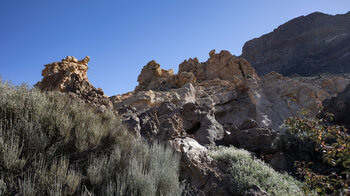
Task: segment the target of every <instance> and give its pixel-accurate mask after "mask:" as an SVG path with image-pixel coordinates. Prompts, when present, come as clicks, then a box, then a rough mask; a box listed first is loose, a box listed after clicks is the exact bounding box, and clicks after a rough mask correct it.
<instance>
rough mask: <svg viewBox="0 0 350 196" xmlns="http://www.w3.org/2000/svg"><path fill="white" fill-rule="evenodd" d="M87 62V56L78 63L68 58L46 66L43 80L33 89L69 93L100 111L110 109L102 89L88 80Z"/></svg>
mask: <svg viewBox="0 0 350 196" xmlns="http://www.w3.org/2000/svg"><path fill="white" fill-rule="evenodd" d="M89 60H90V58H89V57H88V56H87V57H85V58H84V59H83V60H80V61H78V60H77V59H76V58H74V57H70V56H68V57H67V58H65V59H62V61H61V62H55V63H50V64H47V65H45V69H44V70H43V71H42V76H43V79H42V80H41V81H40V82H38V83H37V84H36V85H35V87H36V88H38V89H40V90H42V91H60V92H64V93H69V94H70V95H71V96H73V97H75V98H79V99H82V100H84V101H85V102H87V103H89V104H93V105H96V106H98V107H100V109H104V108H106V107H108V108H111V106H112V105H111V102H110V100H109V98H108V97H107V96H106V95H104V93H103V91H102V89H100V88H95V87H94V86H93V85H92V84H90V82H89V80H88V77H87V70H88V62H89Z"/></svg>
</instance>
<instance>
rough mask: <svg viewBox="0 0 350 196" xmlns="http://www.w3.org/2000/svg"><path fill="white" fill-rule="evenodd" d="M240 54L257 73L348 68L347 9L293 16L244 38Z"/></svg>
mask: <svg viewBox="0 0 350 196" xmlns="http://www.w3.org/2000/svg"><path fill="white" fill-rule="evenodd" d="M242 57H244V58H246V59H247V60H248V61H249V62H250V63H251V64H252V65H253V67H254V68H255V69H256V71H257V72H258V74H259V75H264V74H266V73H269V72H271V71H276V72H279V73H281V74H283V75H292V74H299V75H303V76H310V75H315V74H319V73H325V72H328V73H348V72H350V12H348V13H347V14H339V15H335V16H332V15H327V14H323V13H320V12H315V13H312V14H310V15H307V16H301V17H298V18H295V19H293V20H291V21H289V22H287V23H285V24H283V25H281V26H279V27H278V28H277V29H275V30H274V31H273V32H271V33H268V34H266V35H263V36H261V37H260V38H256V39H253V40H250V41H248V42H246V44H245V45H244V46H243V51H242Z"/></svg>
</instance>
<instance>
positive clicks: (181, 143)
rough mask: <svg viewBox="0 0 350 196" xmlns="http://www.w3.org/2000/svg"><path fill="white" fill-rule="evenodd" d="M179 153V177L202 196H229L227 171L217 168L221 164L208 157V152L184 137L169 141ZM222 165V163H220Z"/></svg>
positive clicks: (195, 142)
mask: <svg viewBox="0 0 350 196" xmlns="http://www.w3.org/2000/svg"><path fill="white" fill-rule="evenodd" d="M169 143H170V145H171V146H173V147H174V149H175V150H176V151H178V152H180V153H181V155H182V156H181V162H180V176H181V178H182V180H186V181H187V182H189V183H190V184H191V185H192V186H194V187H196V188H197V189H199V190H202V192H203V193H204V195H223V196H225V195H229V194H228V193H229V187H228V185H229V184H228V183H227V182H228V181H229V180H230V176H229V174H228V173H227V171H222V170H220V169H219V168H220V167H218V165H219V164H220V163H221V162H220V163H218V162H217V161H215V160H213V159H212V158H211V157H210V156H209V155H208V150H207V149H206V148H205V147H203V146H201V145H200V144H199V143H198V142H197V141H196V140H194V139H191V138H188V137H185V138H175V139H174V140H171V141H169ZM221 164H224V163H221Z"/></svg>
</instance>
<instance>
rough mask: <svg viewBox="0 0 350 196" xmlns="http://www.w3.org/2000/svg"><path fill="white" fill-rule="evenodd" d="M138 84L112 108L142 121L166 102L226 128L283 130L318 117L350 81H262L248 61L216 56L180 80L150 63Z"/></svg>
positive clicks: (193, 64) (193, 65)
mask: <svg viewBox="0 0 350 196" xmlns="http://www.w3.org/2000/svg"><path fill="white" fill-rule="evenodd" d="M183 75H185V76H186V77H185V76H183ZM183 78H185V79H183ZM138 81H139V85H138V86H137V87H136V90H135V91H134V92H129V93H126V94H123V95H117V96H113V97H111V98H110V99H111V101H112V103H113V105H114V108H116V109H118V108H120V107H122V106H131V107H134V108H135V111H136V113H138V115H140V114H142V113H143V112H145V111H147V110H149V109H151V108H153V107H157V106H159V105H161V104H162V103H164V102H169V103H173V104H175V105H177V106H178V107H182V106H184V105H185V104H188V103H197V104H200V105H205V106H206V107H207V108H210V110H212V112H213V114H214V117H215V120H216V121H218V123H220V124H221V125H224V126H239V125H240V124H241V123H242V122H243V121H244V120H246V119H248V118H251V119H254V120H255V121H256V122H257V123H258V124H259V126H262V127H266V128H271V129H274V130H279V129H280V128H279V127H280V125H281V124H282V122H283V120H284V119H286V118H288V117H290V116H297V115H301V113H304V111H307V112H308V114H309V115H310V116H315V115H316V113H317V112H318V110H319V106H320V104H321V102H322V101H323V100H324V99H326V98H329V97H332V96H336V94H337V93H338V92H340V91H342V90H343V89H344V88H345V87H346V85H347V84H348V83H349V78H348V77H344V76H322V77H294V78H289V77H284V76H283V75H281V74H279V73H276V72H271V73H269V74H267V75H266V76H265V77H262V78H259V77H258V76H257V74H256V72H255V70H254V68H253V67H252V66H251V65H250V64H249V62H248V61H246V60H245V59H243V58H238V57H236V56H234V55H231V54H230V53H229V52H227V51H221V52H220V53H215V50H213V51H211V52H210V53H209V59H208V60H207V61H206V62H203V63H201V62H199V61H198V59H197V58H193V59H192V58H191V59H189V60H185V61H184V62H183V63H181V64H180V65H179V73H178V74H175V73H173V71H172V70H169V71H166V70H162V69H161V68H160V65H159V64H157V63H156V62H155V61H151V62H150V63H148V64H147V65H146V66H145V67H144V68H143V69H142V71H141V74H140V76H139V78H138Z"/></svg>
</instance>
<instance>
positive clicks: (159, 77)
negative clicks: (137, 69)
mask: <svg viewBox="0 0 350 196" xmlns="http://www.w3.org/2000/svg"><path fill="white" fill-rule="evenodd" d="M209 55H210V58H209V59H208V61H206V62H204V63H199V62H198V59H197V58H194V59H189V60H188V61H184V62H183V63H181V64H180V66H179V73H178V74H174V71H173V70H172V69H170V70H163V69H161V68H160V65H159V64H158V63H156V62H155V61H150V62H149V63H148V64H147V65H146V66H144V67H143V69H142V71H141V74H140V75H139V77H138V79H137V81H138V82H139V85H138V86H137V87H136V88H135V92H139V91H146V90H153V91H168V90H170V89H174V88H180V87H182V86H183V85H184V84H186V83H196V81H197V80H198V82H201V81H206V80H213V79H220V80H229V81H236V82H239V81H241V80H243V79H245V78H254V79H257V74H256V73H255V70H254V69H253V67H252V66H251V65H250V64H249V62H248V61H246V60H245V59H243V58H238V57H235V56H233V55H232V54H231V53H230V52H228V51H225V50H223V51H221V52H220V53H219V54H215V50H212V51H211V52H210V54H209Z"/></svg>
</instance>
